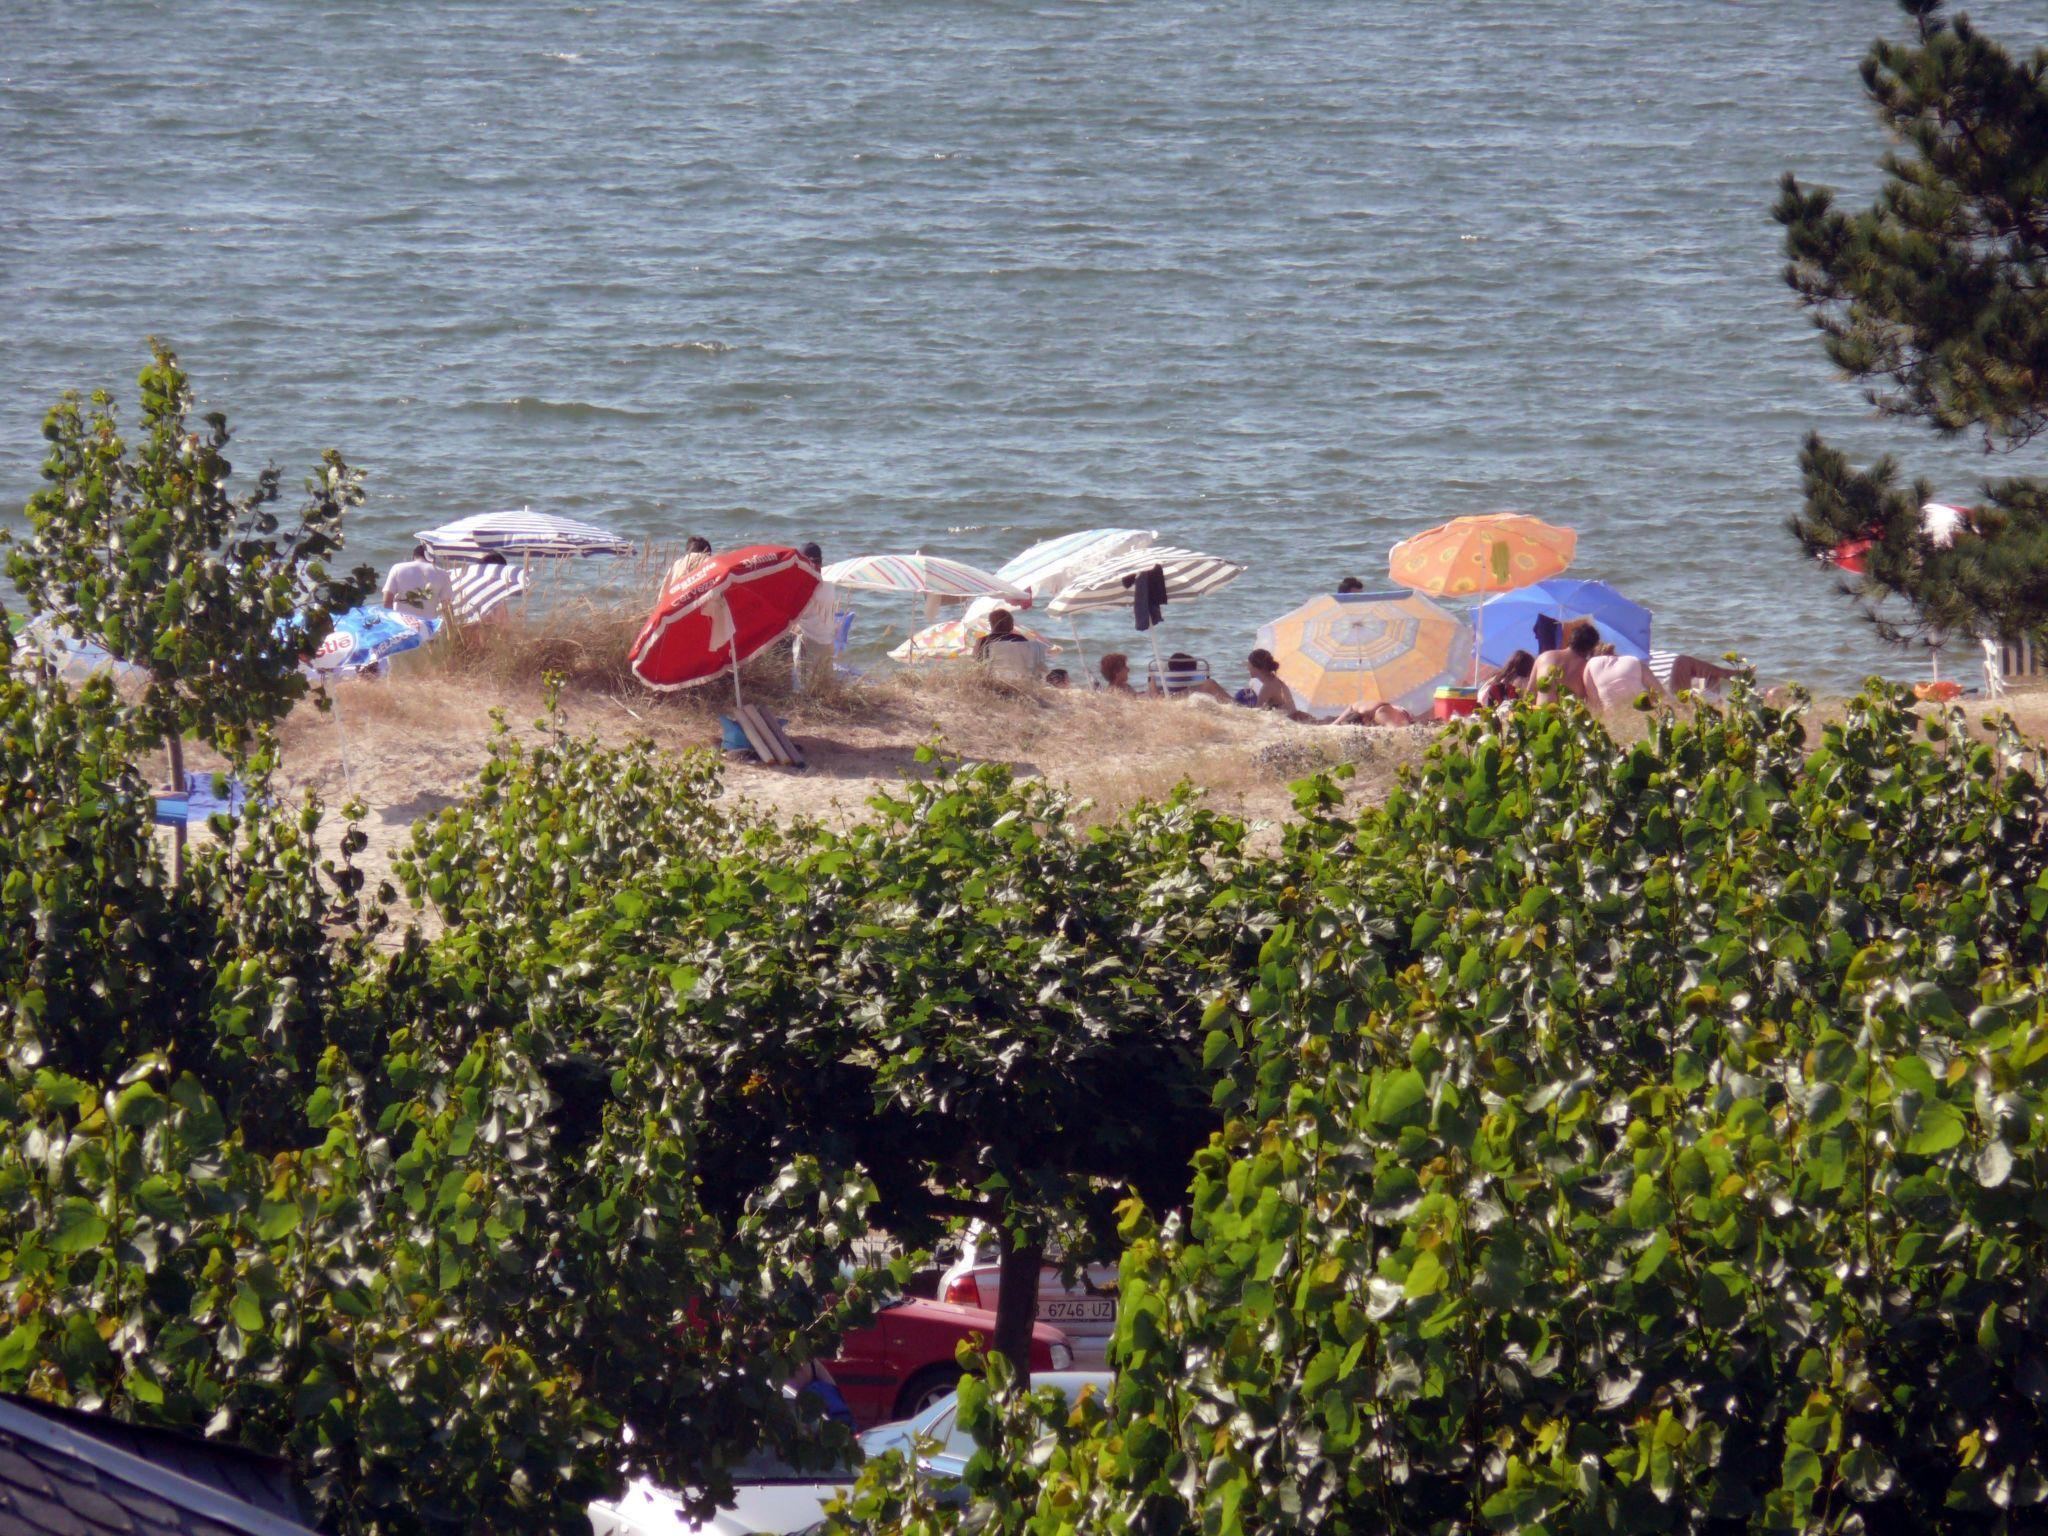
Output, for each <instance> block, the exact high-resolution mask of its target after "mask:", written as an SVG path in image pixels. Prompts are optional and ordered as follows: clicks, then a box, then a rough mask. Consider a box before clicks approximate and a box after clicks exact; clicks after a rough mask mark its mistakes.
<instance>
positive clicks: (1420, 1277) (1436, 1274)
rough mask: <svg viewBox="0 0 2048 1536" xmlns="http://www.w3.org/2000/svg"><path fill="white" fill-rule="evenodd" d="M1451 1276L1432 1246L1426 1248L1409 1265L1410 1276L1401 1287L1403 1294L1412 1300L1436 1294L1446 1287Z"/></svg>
mask: <svg viewBox="0 0 2048 1536" xmlns="http://www.w3.org/2000/svg"><path fill="white" fill-rule="evenodd" d="M1447 1279H1449V1276H1448V1275H1446V1274H1445V1273H1444V1266H1443V1263H1442V1261H1441V1260H1439V1259H1438V1258H1437V1256H1436V1251H1435V1250H1434V1249H1432V1248H1425V1249H1423V1250H1422V1252H1420V1253H1418V1254H1417V1255H1416V1256H1415V1262H1414V1263H1413V1264H1411V1265H1409V1266H1408V1278H1407V1280H1406V1281H1405V1282H1404V1283H1403V1285H1402V1287H1401V1291H1402V1294H1403V1295H1405V1296H1406V1297H1407V1298H1408V1299H1409V1300H1410V1301H1417V1300H1420V1299H1421V1298H1422V1297H1424V1296H1434V1295H1435V1294H1436V1293H1437V1292H1438V1291H1440V1290H1442V1289H1443V1288H1444V1282H1445V1281H1446V1280H1447Z"/></svg>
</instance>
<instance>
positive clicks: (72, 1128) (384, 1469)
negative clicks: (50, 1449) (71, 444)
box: [0, 667, 872, 1533]
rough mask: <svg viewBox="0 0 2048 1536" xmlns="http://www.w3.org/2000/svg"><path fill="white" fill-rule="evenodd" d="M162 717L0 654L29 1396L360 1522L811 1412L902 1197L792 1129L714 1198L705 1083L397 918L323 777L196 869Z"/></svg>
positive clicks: (19, 1327)
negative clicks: (802, 1385) (337, 827)
mask: <svg viewBox="0 0 2048 1536" xmlns="http://www.w3.org/2000/svg"><path fill="white" fill-rule="evenodd" d="M131 718H132V717H131V716H130V715H129V713H128V712H127V711H125V710H124V709H123V708H121V707H120V705H119V703H118V701H116V700H115V699H114V697H113V696H112V694H111V692H110V690H109V689H108V687H107V686H106V684H104V683H94V684H91V685H88V686H87V687H86V688H85V689H83V690H81V691H80V692H79V693H77V694H76V695H74V694H72V693H70V692H69V691H68V690H67V689H66V688H65V687H64V686H63V685H62V684H60V683H58V682H56V681H55V680H54V679H53V678H52V677H51V676H49V675H48V673H47V672H45V671H41V670H38V669H34V668H27V667H23V668H17V669H14V670H10V671H7V672H0V782H4V783H6V784H8V785H9V786H10V791H9V793H8V794H7V795H5V796H0V1007H4V1010H5V1012H4V1015H0V1017H4V1020H5V1025H6V1033H5V1041H4V1047H5V1060H4V1068H5V1070H4V1072H0V1303H4V1305H5V1309H6V1322H5V1328H6V1331H5V1332H4V1333H0V1388H4V1389H6V1390H15V1391H28V1392H31V1393H34V1394H36V1395H38V1396H42V1397H47V1398H51V1399H53V1400H56V1401H60V1402H68V1403H74V1404H78V1405H80V1406H84V1407H89V1408H100V1409H105V1410H107V1411H110V1412H113V1413H116V1414H119V1415H123V1416H130V1417H135V1418H139V1419H142V1420H145V1421H147V1422H152V1423H160V1424H168V1425H173V1426H177V1427H181V1428H186V1429H189V1430H192V1431H195V1432H202V1433H207V1434H214V1435H226V1436H231V1437H233V1438H235V1439H237V1440H239V1441H241V1442H243V1443H245V1444H248V1445H250V1446H252V1447H255V1448H257V1449H260V1450H264V1451H269V1452H282V1453H284V1454H286V1455H288V1456H289V1457H290V1458H291V1459H292V1461H293V1462H294V1464H295V1466H296V1467H297V1469H298V1471H299V1473H300V1475H301V1477H302V1479H303V1480H304V1481H305V1483H306V1484H307V1486H308V1487H309V1488H310V1489H311V1490H312V1492H313V1493H314V1495H315V1496H316V1498H317V1500H318V1502H319V1506H320V1510H321V1515H322V1519H323V1523H324V1524H325V1525H327V1526H328V1528H330V1529H333V1530H337V1531H352V1532H366V1533H367V1532H418V1531H435V1530H474V1531H482V1530H507V1529H523V1528H546V1529H575V1528H577V1527H578V1526H579V1525H580V1524H581V1523H582V1521H583V1510H584V1508H585V1506H586V1505H587V1504H588V1502H589V1501H590V1500H591V1499H593V1498H595V1497H598V1496H600V1495H602V1494H606V1493H616V1492H618V1491H619V1490H620V1489H621V1488H622V1487H623V1486H624V1483H625V1480H626V1479H627V1478H628V1477H630V1476H632V1475H635V1474H637V1473H645V1474H647V1475H650V1476H653V1477H656V1478H657V1479H659V1480H660V1481H662V1482H663V1483H665V1484H667V1485H669V1486H674V1487H687V1488H690V1489H693V1490H696V1491H697V1496H698V1497H699V1498H700V1499H701V1500H704V1501H707V1502H708V1501H710V1500H714V1499H715V1498H716V1497H717V1496H718V1494H719V1493H720V1491H721V1489H722V1488H723V1487H724V1486H726V1484H725V1469H726V1468H727V1467H728V1466H729V1465H730V1464H731V1462H732V1461H733V1460H734V1459H736V1458H737V1457H739V1456H741V1455H744V1454H746V1453H747V1452H748V1451H750V1450H752V1449H753V1448H754V1447H756V1446H758V1445H759V1444H761V1443H762V1442H763V1441H764V1440H767V1441H775V1442H795V1441H796V1440H797V1439H799V1437H802V1438H804V1439H805V1440H806V1441H814V1440H815V1439H816V1438H817V1435H816V1432H815V1427H814V1426H812V1425H810V1424H807V1423H806V1422H805V1421H804V1419H803V1417H802V1413H801V1410H800V1408H799V1407H798V1405H796V1404H793V1403H790V1402H789V1401H788V1400H786V1399H785V1398H784V1397H783V1395H782V1393H781V1390H780V1383H781V1382H782V1381H783V1380H784V1379H786V1378H787V1376H788V1375H789V1373H790V1372H791V1370H792V1369H793V1368H794V1367H795V1366H796V1365H797V1364H800V1363H801V1362H802V1361H804V1360H806V1359H808V1358H810V1357H811V1356H812V1355H813V1354H814V1353H816V1352H817V1351H818V1350H820V1349H828V1348H829V1346H830V1343H831V1340H832V1338H833V1336H834V1333H835V1331H836V1329H837V1328H838V1327H840V1326H842V1325H843V1321H844V1320H845V1319H846V1318H848V1317H852V1316H858V1315H859V1312H860V1308H861V1307H862V1306H863V1305H864V1301H863V1296H862V1293H861V1291H860V1289H859V1288H858V1287H849V1286H847V1285H846V1283H845V1282H844V1281H843V1280H842V1278H841V1275H840V1265H841V1262H842V1261H843V1260H844V1259H845V1257H846V1256H847V1255H848V1253H849V1252H850V1251H851V1249H852V1245H853V1243H854V1241H855V1240H856V1239H857V1238H858V1237H859V1236H861V1235H862V1234H863V1233H864V1232H865V1230H866V1221H865V1217H864V1214H863V1213H864V1210H865V1207H866V1205H867V1204H868V1202H869V1201H870V1200H871V1198H872V1190H871V1189H870V1188H869V1187H868V1186H867V1185H866V1184H865V1183H864V1182H863V1181H861V1180H860V1179H859V1178H858V1177H853V1176H847V1175H844V1174H838V1173H833V1172H831V1171H829V1170H826V1169H823V1168H821V1167H820V1166H819V1165H818V1164H817V1163H816V1162H815V1161H814V1160H805V1159H802V1158H790V1159H787V1160H784V1161H782V1162H779V1163H777V1164H775V1165H774V1166H773V1167H772V1168H771V1169H769V1170H768V1172H767V1175H766V1176H765V1177H764V1178H763V1179H762V1181H761V1182H760V1183H759V1184H757V1185H755V1186H750V1187H749V1188H748V1189H747V1190H743V1191H737V1192H734V1193H733V1194H732V1196H731V1198H730V1200H729V1201H728V1202H726V1203H725V1204H724V1205H723V1206H722V1207H721V1209H720V1210H719V1211H718V1212H716V1213H714V1212H712V1211H710V1210H708V1209H707V1208H706V1206H705V1203H704V1201H703V1199H702V1198H701V1195H700V1189H699V1178H700V1168H699V1162H698V1158H697V1156H696V1148H695V1138H696V1134H697V1132H696V1127H697V1125H698V1124H699V1122H700V1121H701V1119H702V1118H703V1098H702V1093H701V1089H700V1088H699V1086H698V1085H697V1084H696V1083H695V1081H694V1080H692V1079H691V1078H690V1077H689V1076H687V1075H686V1074H681V1073H676V1072H672V1071H666V1070H660V1069H659V1067H658V1064H657V1063H655V1062H654V1060H653V1051H652V1049H651V1043H650V1044H646V1045H642V1046H641V1047H640V1048H639V1049H637V1050H636V1051H634V1052H633V1053H632V1054H631V1055H630V1056H627V1057H621V1058H618V1059H615V1060H611V1061H607V1062H605V1063H604V1064H603V1065H602V1068H601V1070H599V1071H597V1072H596V1074H595V1076H596V1082H597V1087H598V1090H599V1091H598V1092H597V1093H596V1094H595V1095H591V1094H588V1093H586V1092H585V1090H586V1089H587V1088H588V1087H589V1084H588V1082H587V1081H585V1080H583V1079H578V1078H576V1077H574V1076H573V1074H565V1073H564V1072H563V1066H564V1063H563V1062H562V1060H561V1058H560V1055H559V1053H558V1052H557V1051H556V1050H555V1049H554V1041H553V1039H552V1038H551V1037H550V1036H549V1035H548V1034H547V1033H546V1032H545V1030H543V1029H540V1028H538V1027H536V1026H534V1025H533V1024H532V1023H531V1022H530V1021H529V1020H528V1019H526V1018H525V1017H524V1016H523V1015H522V1014H521V1012H520V1010H518V1009H516V1008H514V1009H506V1010H500V1009H495V1008H492V1007H490V1006H487V1005H486V1004H485V1003H484V1002H482V1001H481V999H483V998H485V997H486V995H487V994H488V993H489V992H490V990H491V988H492V986H493V985H494V980H493V975H492V973H490V972H488V971H487V970H486V969H485V968H484V966H483V965H482V963H481V962H480V960H479V958H478V956H477V955H476V953H474V952H473V951H472V950H471V949H470V948H469V947H467V946H466V945H465V944H463V943H462V942H460V941H459V940H453V939H451V940H448V941H435V942H428V941H427V940H426V939H424V938H423V937H422V936H421V935H420V934H419V933H417V932H408V933H406V934H404V935H403V936H400V937H399V938H398V939H397V941H396V942H395V943H390V942H385V941H386V940H387V939H388V938H389V937H390V936H389V935H388V934H385V933H383V932H382V931H381V926H380V921H379V917H380V914H379V912H378V910H377V909H376V908H375V907H374V906H372V907H369V908H365V907H364V906H363V904H362V903H361V900H360V888H361V883H362V882H361V878H360V874H359V872H357V871H355V870H353V869H352V868H350V867H349V865H348V862H347V860H348V856H349V855H350V854H351V853H353V852H354V851H355V850H356V849H357V848H359V847H360V833H357V832H355V831H354V829H353V828H349V829H346V830H345V831H344V833H343V835H342V838H341V841H340V850H341V852H340V854H339V857H338V858H334V859H323V858H322V857H321V855H320V854H319V852H318V851H317V848H316V844H315V835H316V833H317V831H318V828H319V823H320V811H319V807H318V806H317V804H315V803H313V802H311V801H308V802H307V803H306V804H305V805H304V806H303V807H300V808H295V809H294V808H285V807H277V808H273V809H264V808H262V807H260V806H259V807H256V808H254V809H252V811H251V813H250V814H249V815H248V816H247V817H246V818H245V819H244V820H243V822H242V823H241V824H240V825H239V827H236V828H233V829H229V828H227V827H225V826H224V825H223V826H219V827H217V828H216V830H217V832H218V833H219V834H220V835H219V836H218V837H217V838H216V839H215V841H214V842H213V844H212V845H211V846H210V847H209V848H207V849H206V850H204V851H202V852H201V853H200V854H199V856H198V857H197V859H196V860H195V863H194V866H193V870H192V874H191V877H190V878H189V879H188V880H186V881H185V882H184V883H182V884H180V885H173V884H172V882H171V881H170V879H169V876H168V874H167V873H166V872H165V871H164V869H163V868H162V865H161V862H160V859H159V856H158V849H157V846H156V844H155V842H154V841H153V839H152V836H151V831H150V802H149V797H148V795H147V793H146V791H145V789H144V787H143V785H142V783H141V782H140V780H139V779H138V778H137V776H136V774H135V772H134V770H133V769H132V767H131V766H130V755H129V754H130V750H131V748H132V746H133V738H132V736H131V735H130V720H131ZM262 761H263V760H262V757H261V755H260V754H259V756H258V757H257V758H256V759H255V760H254V761H253V762H252V764H251V768H250V771H257V770H259V769H260V767H261V763H262ZM258 788H259V789H261V788H262V785H261V783H260V781H259V784H258ZM528 899H534V898H532V897H531V893H527V894H525V895H522V896H521V897H520V898H519V900H522V901H524V900H528ZM629 1432H630V1433H629Z"/></svg>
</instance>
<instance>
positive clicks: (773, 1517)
mask: <svg viewBox="0 0 2048 1536" xmlns="http://www.w3.org/2000/svg"><path fill="white" fill-rule="evenodd" d="M857 1474H858V1468H857V1467H856V1466H854V1465H852V1464H847V1465H843V1466H840V1467H837V1468H832V1469H827V1470H815V1471H810V1472H799V1471H797V1470H795V1469H794V1468H793V1467H790V1466H789V1465H788V1464H787V1463H785V1462H783V1461H781V1460H780V1459H778V1458H777V1457H775V1456H773V1455H770V1454H767V1453H765V1452H764V1453H763V1454H761V1455H758V1456H755V1457H752V1458H750V1459H749V1460H748V1461H746V1462H744V1463H742V1464H741V1465H740V1466H739V1467H737V1468H735V1469H734V1471H733V1479H732V1480H733V1489H734V1494H733V1500H732V1502H731V1503H730V1504H726V1505H722V1506H720V1508H719V1509H718V1510H717V1512H716V1513H714V1514H713V1515H712V1516H711V1517H710V1518H709V1519H707V1520H692V1519H691V1518H690V1517H689V1516H688V1515H687V1514H685V1513H684V1512H683V1501H682V1500H681V1499H679V1498H677V1497H676V1496H675V1495H674V1494H673V1493H670V1492H668V1491H667V1490H666V1489H662V1488H657V1487H655V1486H654V1484H652V1483H650V1482H648V1481H647V1480H646V1479H645V1478H641V1479H638V1480H636V1481H635V1482H634V1483H633V1484H632V1485H631V1486H630V1487H628V1488H627V1489H626V1491H625V1493H624V1494H623V1495H621V1496H620V1497H619V1498H617V1499H606V1500H602V1501H600V1502H598V1503H596V1504H593V1505H591V1506H590V1529H591V1530H592V1531H593V1532H594V1533H595V1536H751V1533H753V1532H770V1533H774V1536H783V1533H787V1532H793V1531H807V1530H809V1529H810V1528H811V1527H812V1526H814V1525H816V1524H817V1523H818V1522H819V1521H820V1520H821V1519H823V1518H824V1514H825V1505H826V1503H827V1502H828V1501H830V1500H831V1499H833V1498H835V1497H837V1496H838V1495H839V1494H841V1493H844V1492H845V1491H846V1490H847V1489H848V1488H849V1487H851V1486H852V1484H853V1480H854V1478H855V1476H856V1475H857Z"/></svg>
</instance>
